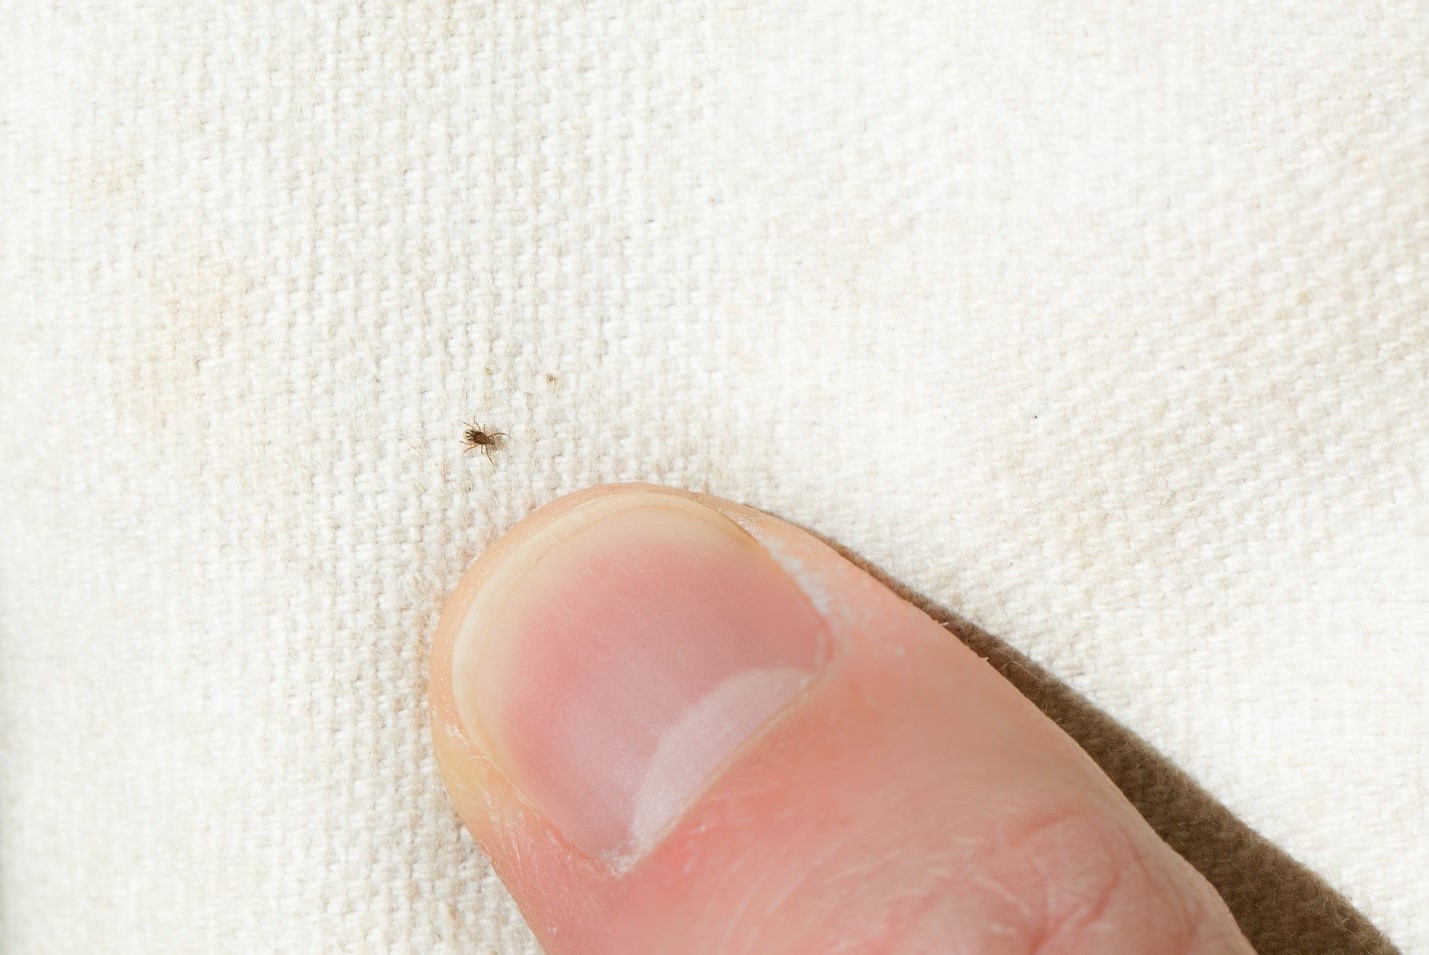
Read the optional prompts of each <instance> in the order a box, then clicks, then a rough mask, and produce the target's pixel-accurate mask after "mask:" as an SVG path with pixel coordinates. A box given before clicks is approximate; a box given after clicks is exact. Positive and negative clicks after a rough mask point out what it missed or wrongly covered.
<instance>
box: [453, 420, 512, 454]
mask: <svg viewBox="0 0 1429 955" xmlns="http://www.w3.org/2000/svg"><path fill="white" fill-rule="evenodd" d="M504 437H506V432H505V431H487V430H485V429H484V428H479V427H477V426H476V425H474V424H468V425H467V426H466V430H465V431H463V432H462V433H461V441H462V444H464V445H466V450H467V451H475V450H476V449H477V448H480V449H481V452H482V453H483V454H485V455H486V457H487V460H490V459H491V451H492V449H493V448H499V447H501V439H502V438H504Z"/></svg>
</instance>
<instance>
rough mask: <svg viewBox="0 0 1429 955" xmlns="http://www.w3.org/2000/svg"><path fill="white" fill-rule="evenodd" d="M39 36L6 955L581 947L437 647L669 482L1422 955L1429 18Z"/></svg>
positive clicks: (153, 11)
mask: <svg viewBox="0 0 1429 955" xmlns="http://www.w3.org/2000/svg"><path fill="white" fill-rule="evenodd" d="M0 23H3V24H4V29H3V31H0V146H3V149H0V162H3V166H0V243H3V245H0V309H3V311H0V322H3V353H0V462H3V463H0V482H3V484H0V505H3V507H0V747H3V748H0V759H3V763H0V773H3V775H0V938H3V940H4V945H5V950H6V951H13V952H26V953H29V952H81V951H84V952H88V951H112V952H118V951H124V952H129V951H134V952H138V951H142V952H185V953H191V952H202V951H243V952H257V951H294V952H297V951H312V952H317V951H349V952H400V951H412V952H501V953H508V952H530V951H535V946H534V943H533V942H532V941H531V938H530V935H529V933H528V931H527V929H526V928H525V926H524V925H523V924H522V922H521V919H520V916H519V914H518V913H517V912H516V910H515V908H514V906H513V905H512V904H511V902H510V900H509V898H508V897H507V896H506V895H505V893H504V891H503V890H502V889H501V887H500V885H499V883H498V882H497V881H496V880H495V879H494V877H493V876H492V875H491V873H490V871H489V869H488V867H487V865H486V864H485V862H484V860H483V859H482V857H481V856H480V854H479V852H478V851H477V850H476V849H475V848H474V847H473V845H472V844H471V842H470V840H469V839H468V838H467V837H466V836H465V835H464V834H463V833H462V832H461V831H460V829H459V826H458V823H457V821H456V819H455V817H454V815H453V813H452V811H451V809H450V807H449V805H448V802H447V799H446V796H445V794H444V791H443V789H442V785H441V782H440V780H439V778H438V775H437V772H436V769H435V766H434V763H433V758H432V755H431V751H430V748H429V745H428V741H427V737H426V713H425V702H424V685H425V678H424V666H425V652H426V648H427V645H428V642H429V640H430V637H431V633H432V631H433V628H434V625H435V620H436V615H437V612H438V608H439V605H440V601H441V600H442V597H443V595H444V594H445V593H446V592H447V590H448V589H449V588H450V587H451V586H452V585H453V584H454V582H455V581H456V579H457V577H458V576H459V574H460V573H461V571H462V570H463V568H464V567H465V566H466V565H467V563H468V562H469V561H471V560H472V559H473V558H474V557H475V556H476V555H477V554H478V553H480V551H481V550H482V549H483V548H484V547H485V545H487V544H488V543H489V542H490V541H492V540H493V539H494V538H495V537H496V536H498V535H499V534H500V533H501V532H502V531H503V530H505V529H506V528H507V527H509V526H510V525H512V524H513V523H514V522H515V521H517V520H518V519H519V518H521V517H522V516H523V515H524V514H526V513H527V512H528V511H530V510H531V509H532V508H534V507H536V506H538V505H540V504H542V503H544V502H546V501H548V500H551V499H552V498H554V497H556V496H557V495H559V494H561V493H564V492H567V491H572V490H575V489H578V488H581V487H584V486H586V485H589V484H592V483H596V482H601V481H616V480H629V479H641V480H650V481H656V482H662V483H666V484H671V485H676V486H680V487H687V488H693V489H698V490H704V491H709V492H712V493H715V494H719V495H722V496H724V497H728V498H731V499H733V500H737V501H741V502H745V503H748V504H752V505H754V506H757V507H760V508H764V509H766V510H769V511H771V512H774V513H777V514H779V515H781V516H783V517H785V518H787V519H789V520H792V521H795V522H798V523H800V524H803V525H804V526H807V527H809V528H811V529H813V530H815V531H817V532H819V533H821V534H823V535H825V536H827V537H828V538H830V539H831V540H832V541H834V542H835V543H837V544H839V545H840V546H842V547H845V548H847V549H848V550H849V551H850V552H852V553H853V554H855V555H857V556H858V557H860V558H861V559H863V560H866V561H867V562H868V563H869V564H871V565H872V566H874V567H876V568H877V569H878V570H879V571H880V572H882V573H884V574H885V575H886V576H887V577H888V578H889V579H890V580H891V581H893V582H895V583H896V584H897V585H899V586H901V587H902V588H904V589H905V590H906V591H907V592H908V593H910V594H911V595H914V596H915V597H917V598H920V599H922V600H924V601H926V602H927V603H928V604H929V605H930V606H933V607H936V608H941V609H942V610H944V611H946V612H947V613H948V614H949V615H950V617H956V618H960V619H961V620H964V621H967V622H968V624H969V626H972V627H976V628H978V630H979V632H982V633H985V634H988V635H991V637H992V638H994V639H995V641H998V642H1000V643H1001V644H1003V645H1005V646H1006V647H1007V648H1009V649H1010V650H1011V651H1015V653H1017V654H1019V655H1021V656H1022V657H1025V658H1026V660H1027V661H1029V665H1035V666H1037V667H1039V668H1041V670H1042V671H1044V672H1045V673H1046V674H1048V675H1049V677H1050V678H1051V679H1052V680H1054V681H1055V682H1056V684H1057V685H1059V686H1062V687H1064V688H1066V690H1067V691H1068V692H1070V693H1073V694H1075V695H1076V696H1077V697H1078V698H1079V699H1082V700H1084V701H1085V702H1086V703H1087V705H1088V706H1090V707H1092V708H1093V709H1094V710H1095V712H1097V713H1100V714H1103V715H1104V716H1105V717H1106V718H1107V719H1108V720H1110V721H1114V722H1115V723H1117V724H1119V725H1121V726H1123V727H1125V728H1126V729H1128V730H1129V731H1130V732H1131V733H1133V734H1135V736H1136V737H1138V738H1139V739H1140V740H1141V741H1142V742H1143V743H1144V744H1145V745H1146V747H1147V751H1148V752H1154V753H1156V754H1159V756H1160V757H1164V759H1165V761H1166V763H1167V764H1168V765H1174V766H1175V767H1179V770H1180V771H1182V772H1184V774H1185V775H1186V777H1187V778H1188V779H1190V780H1193V781H1194V782H1195V784H1196V785H1197V786H1198V787H1200V788H1201V789H1203V790H1204V793H1205V794H1206V796H1207V797H1208V798H1211V799H1213V800H1214V801H1215V802H1216V803H1218V804H1219V805H1221V806H1223V807H1224V809H1225V810H1226V811H1227V812H1228V813H1229V814H1230V815H1231V816H1233V817H1234V818H1235V819H1236V820H1239V822H1240V823H1243V824H1244V826H1245V827H1246V829H1247V831H1253V832H1256V833H1259V834H1260V835H1261V836H1263V837H1264V838H1265V839H1266V840H1268V843H1269V844H1273V845H1274V846H1275V847H1278V850H1279V851H1283V853H1284V854H1285V856H1286V857H1287V858H1288V859H1293V860H1294V861H1295V864H1297V865H1303V866H1304V868H1305V869H1306V870H1307V871H1308V872H1313V873H1314V874H1316V876H1318V878H1320V879H1323V881H1324V884H1325V886H1327V887H1328V890H1330V891H1333V893H1334V894H1335V895H1337V896H1338V897H1340V898H1342V899H1343V900H1344V901H1345V903H1346V904H1347V905H1348V906H1350V908H1351V909H1352V910H1353V911H1354V912H1356V913H1358V914H1359V915H1360V916H1362V917H1363V919H1364V920H1365V921H1366V922H1367V923H1368V924H1369V925H1371V926H1373V930H1374V932H1377V933H1382V936H1383V937H1382V939H1381V941H1380V942H1378V943H1375V944H1381V945H1384V944H1390V943H1392V944H1393V945H1395V946H1397V947H1399V948H1400V949H1401V950H1403V951H1429V883H1426V882H1425V877H1424V873H1425V872H1427V871H1429V809H1426V804H1429V795H1426V794H1429V747H1426V745H1425V728H1426V726H1429V684H1427V683H1426V680H1429V677H1426V674H1429V649H1426V647H1429V641H1426V638H1429V623H1426V617H1429V425H1426V409H1429V56H1426V53H1425V51H1426V50H1429V7H1426V5H1425V4H1424V3H1423V2H1422V0H1383V2H1373V0H1294V2H1290V0H1271V2H1266V3H1258V4H1244V3H1239V2H1231V0H1210V2H1206V3H1199V4H1184V5H1183V4H1174V5H1173V4H1157V3H1130V2H1125V0H1122V2H1102V0H1092V2H1083V3H1070V2H1067V3H1053V2H1040V3H1028V2H1017V0H1014V2H1009V3H995V4H990V3H970V2H952V3H949V2H944V0H939V2H922V0H896V2H895V0H829V2H825V3H819V4H812V3H802V2H797V0H794V2H774V3H757V4H740V3H734V4H717V3H707V2H699V0H662V2H655V0H618V2H617V0H584V2H575V0H550V2H543V3H539V4H535V3H524V2H514V0H490V2H480V3H477V2H471V0H364V2H362V3H345V2H344V3H339V2H331V0H318V2H312V0H264V2H257V0H239V2H229V0H222V2H220V0H96V2H93V3H87V4H82V5H75V4H61V3H52V2H43V0H3V2H0ZM465 421H474V422H477V423H479V424H482V425H484V426H487V427H488V428H494V429H499V430H502V431H505V432H508V433H509V435H510V437H509V439H508V441H507V443H506V446H505V447H503V448H502V449H500V450H499V451H498V452H497V453H496V454H494V455H493V456H492V459H491V460H490V461H488V460H487V459H486V458H485V457H483V456H482V455H479V454H463V451H462V447H461V444H460V440H459V437H460V432H461V427H462V424H463V422H465ZM1099 758H1109V759H1113V760H1114V759H1115V758H1116V754H1115V753H1112V754H1111V755H1110V756H1108V754H1105V753H1103V754H1101V756H1100V757H1099ZM1140 759H1141V757H1139V756H1138V757H1136V758H1135V759H1131V760H1130V762H1127V761H1126V760H1123V762H1124V763H1126V765H1129V766H1130V769H1129V770H1128V772H1129V773H1130V775H1127V776H1124V777H1123V778H1122V779H1119V781H1125V780H1130V781H1131V784H1132V785H1134V784H1135V773H1136V772H1139V770H1137V769H1136V766H1139V765H1143V764H1142V763H1141V762H1138V760H1140ZM1132 764H1134V765H1132ZM1124 768H1125V767H1124ZM1169 825H1171V826H1172V827H1173V828H1174V827H1175V825H1177V824H1176V823H1175V822H1174V820H1173V821H1172V822H1171V823H1169ZM1182 828H1186V829H1187V831H1186V832H1183V833H1182V838H1184V839H1185V840H1189V842H1188V843H1187V844H1189V845H1192V846H1193V847H1194V845H1199V844H1202V843H1203V841H1204V839H1205V838H1209V836H1206V835H1205V834H1203V833H1200V832H1197V831H1195V827H1194V826H1183V827H1182ZM1249 881H1256V880H1255V879H1250V880H1249ZM1259 881H1262V882H1266V881H1267V880H1259ZM1268 881H1274V880H1268ZM1237 914H1238V915H1240V916H1241V917H1242V921H1243V923H1244V922H1246V921H1247V920H1250V921H1252V922H1253V921H1255V920H1256V919H1260V918H1262V917H1269V916H1263V915H1262V914H1258V913H1257V912H1255V911H1248V912H1238V913H1237ZM1384 940H1388V942H1385V941H1384ZM1367 944H1368V943H1367ZM1285 950H1287V951H1290V950H1295V949H1294V948H1293V943H1286V947H1285ZM1300 950H1302V951H1308V950H1310V949H1309V948H1301V949H1300ZM1317 950H1329V949H1328V948H1319V949H1317Z"/></svg>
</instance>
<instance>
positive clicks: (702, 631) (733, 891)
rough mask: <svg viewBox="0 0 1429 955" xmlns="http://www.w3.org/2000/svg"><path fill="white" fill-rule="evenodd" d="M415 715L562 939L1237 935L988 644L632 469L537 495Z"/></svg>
mask: <svg viewBox="0 0 1429 955" xmlns="http://www.w3.org/2000/svg"><path fill="white" fill-rule="evenodd" d="M431 704H432V728H433V734H434V739H435V742H436V748H437V755H438V759H439V762H440V765H441V768H442V772H443V775H444V777H445V779H446V781H447V784H448V787H449V788H450V790H451V792H452V796H453V799H454V801H455V803H456V807H457V810H458V812H459V813H460V815H461V817H462V819H463V821H464V822H465V824H466V825H467V827H468V828H469V829H470V831H471V832H472V834H473V835H474V836H475V838H476V839H477V841H478V842H479V843H480V844H481V845H482V846H483V847H484V848H485V850H486V851H487V852H488V853H489V855H490V857H491V860H492V863H493V865H494V866H495V867H496V869H497V871H498V873H499V874H500V875H501V877H502V879H503V881H504V882H505V883H506V885H507V886H508V888H509V889H510V890H511V892H512V894H513V895H514V896H515V898H516V900H517V903H518V904H519V905H520V907H521V909H522V912H523V913H524V914H525V916H526V918H527V920H528V922H529V923H530V924H531V926H532V928H533V929H534V930H535V932H536V934H537V936H538V937H539V938H540V940H541V942H542V944H543V945H545V946H546V948H547V950H548V951H549V952H551V953H553V955H557V953H594V952H621V953H640V952H682V953H683V952H690V953H699V952H720V953H738V952H760V953H769V952H831V951H850V952H854V951H879V952H944V951H966V952H978V953H982V952H988V953H1030V952H1034V951H1035V952H1038V953H1051V952H1113V951H1114V952H1198V953H1199V952H1205V953H1211V952H1217V953H1219V952H1249V951H1250V949H1249V946H1248V945H1247V943H1246V942H1245V940H1244V938H1243V937H1242V936H1241V935H1240V933H1239V931H1238V929H1237V928H1236V926H1235V923H1234V921H1233V920H1232V918H1231V916H1230V914H1229V912H1228V911H1227V910H1226V908H1225V905H1224V904H1223V903H1222V902H1221V900H1220V899H1219V898H1218V897H1217V896H1216V895H1215V893H1214V891H1213V890H1212V889H1211V888H1210V886H1209V885H1208V884H1207V883H1206V882H1205V880H1204V879H1202V878H1201V877H1200V876H1199V874H1197V873H1196V872H1195V871H1194V870H1193V869H1192V868H1191V867H1190V866H1189V865H1187V864H1186V863H1185V862H1184V861H1183V860H1182V859H1181V858H1180V857H1178V856H1177V855H1176V854H1175V853H1174V852H1173V851H1172V850H1171V849H1170V848H1169V847H1167V846H1166V845H1165V843H1163V842H1162V841H1161V840H1160V839H1159V838H1158V837H1157V836H1156V834H1155V833H1154V832H1153V831H1152V830H1151V829H1150V827H1149V826H1147V824H1146V823H1145V822H1144V820H1142V819H1141V818H1140V816H1138V815H1137V813H1136V811H1135V810H1134V809H1133V808H1132V807H1131V806H1130V804H1129V803H1127V801H1126V800H1125V799H1124V798H1123V797H1122V795H1121V794H1120V793H1119V792H1118V791H1117V790H1116V788H1115V787H1114V786H1113V785H1112V784H1111V782H1110V781H1109V780H1108V779H1107V778H1106V777H1105V776H1104V775H1103V774H1102V773H1101V772H1100V770H1099V769H1098V768H1097V767H1096V765H1095V764H1094V763H1093V762H1092V761H1091V759H1090V758H1089V757H1087V756H1086V754H1085V753H1083V752H1082V751H1081V750H1080V749H1079V748H1078V747H1077V746H1076V744H1075V743H1073V742H1072V741H1071V739H1070V738H1068V737H1067V736H1066V735H1065V734H1064V733H1063V732H1062V731H1061V730H1060V729H1059V728H1058V727H1057V726H1056V725H1055V724H1053V723H1052V722H1051V721H1049V720H1048V719H1046V717H1044V716H1043V715H1042V714H1041V713H1040V712H1039V711H1038V710H1037V709H1036V708H1035V707H1033V706H1032V705H1031V704H1030V703H1029V702H1028V701H1027V700H1026V699H1025V698H1024V697H1022V696H1021V695H1020V694H1018V693H1017V691H1016V690H1014V689H1013V688H1012V686H1011V685H1010V684H1008V683H1007V682H1006V681H1004V680H1003V679H1002V678H1001V677H1000V676H998V675H997V674H996V673H995V672H994V671H993V670H992V669H991V668H990V667H989V666H988V665H987V664H986V663H985V662H984V661H982V660H981V659H979V658H978V657H977V656H976V655H975V654H973V653H972V652H971V651H970V650H968V649H967V648H966V647H965V646H964V645H963V644H961V643H959V642H958V641H956V640H955V639H953V638H952V637H951V636H950V635H948V634H947V632H946V631H944V630H943V629H942V628H941V627H939V626H938V625H937V624H936V623H935V622H933V621H932V620H931V619H929V618H928V617H927V616H926V615H925V614H923V613H922V612H920V611H918V610H917V609H915V608H913V607H912V606H910V605H909V604H907V603H906V602H904V601H902V600H901V599H899V598H898V597H896V596H895V595H894V594H892V593H891V592H890V591H888V590H887V589H886V588H885V587H884V586H882V585H881V584H879V583H878V582H877V581H875V580H874V579H873V578H871V577H869V576H868V575H867V574H865V573H864V572H863V571H861V570H859V569H858V568H856V567H854V566H853V565H852V564H850V563H848V562H847V561H846V560H844V559H843V558H842V557H840V556H839V555H837V554H836V553H834V552H833V551H832V550H831V549H829V548H828V547H827V546H825V545H823V544H822V543H820V542H819V541H817V540H816V539H814V538H813V537H812V536H810V535H808V534H806V533H804V532H802V531H799V530H798V529H796V528H794V527H792V526H790V525H788V524H785V523H783V522H781V521H778V520H776V519H774V518H771V517H769V516H767V515H764V514H761V513H758V512H755V511H751V510H749V509H745V508H740V507H738V506H735V505H731V504H728V503H725V502H722V501H717V500H715V499H711V498H703V497H698V496H695V495H689V494H683V493H679V492H673V491H668V490H665V489H661V488H654V487H649V486H638V485H628V486H615V487H606V488H595V489H592V490H590V491H587V492H583V493H581V494H577V495H573V496H571V497H568V498H564V499H562V500H560V501H557V502H556V503H554V504H552V505H550V506H549V507H547V508H545V509H543V510H541V511H539V512H537V514H535V515H533V516H532V517H531V518H528V519H527V520H526V521H524V522H523V523H522V524H520V525H519V526H518V527H517V528H515V529H514V530H513V531H511V532H510V533H509V534H508V535H506V536H505V537H504V538H503V539H502V540H501V541H499V542H498V543H497V544H496V545H494V546H493V547H492V548H491V550H490V551H488V553H487V554H486V555H484V556H483V557H482V558H481V559H480V560H479V561H477V563H476V564H474V565H473V566H472V568H471V569H470V571H469V572H468V573H467V575H466V577H465V578H464V579H463V581H462V583H461V585H460V586H459V587H458V589H457V591H456V593H455V594H454V596H453V597H452V598H451V600H450V602H449V604H448V606H447V608H446V611H445V613H444V615H443V619H442V622H441V625H440V628H439V633H438V637H437V640H436V643H435V644H434V648H433V652H432V658H431Z"/></svg>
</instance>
